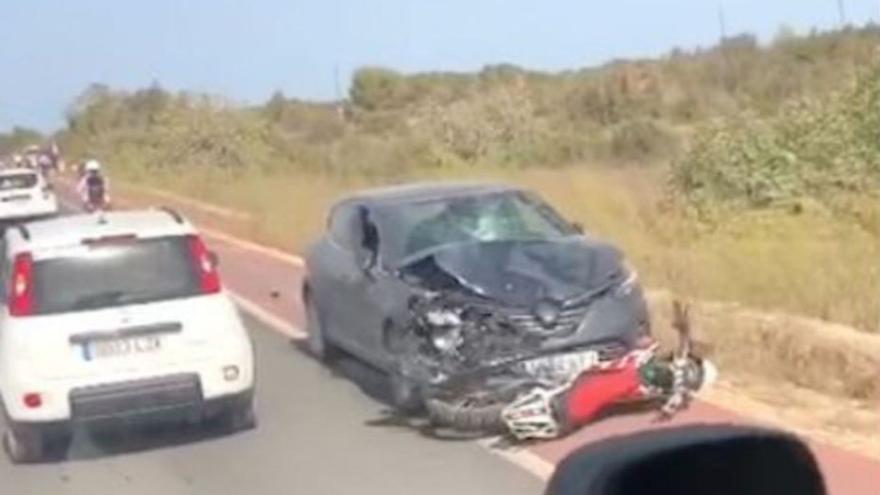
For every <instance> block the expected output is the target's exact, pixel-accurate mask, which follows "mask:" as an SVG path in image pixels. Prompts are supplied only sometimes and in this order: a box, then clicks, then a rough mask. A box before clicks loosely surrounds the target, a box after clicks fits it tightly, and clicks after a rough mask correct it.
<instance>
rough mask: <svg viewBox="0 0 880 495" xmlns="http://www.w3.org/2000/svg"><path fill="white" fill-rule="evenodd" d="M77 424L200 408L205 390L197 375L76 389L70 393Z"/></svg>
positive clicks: (165, 377)
mask: <svg viewBox="0 0 880 495" xmlns="http://www.w3.org/2000/svg"><path fill="white" fill-rule="evenodd" d="M69 399H70V409H71V414H72V416H73V418H74V419H75V420H85V421H92V420H101V419H109V418H124V417H131V416H140V415H147V414H153V413H161V412H168V411H174V410H186V409H191V408H195V407H198V406H199V405H200V404H201V402H202V390H201V384H200V382H199V377H198V375H196V374H181V375H171V376H164V377H160V378H153V379H148V380H138V381H129V382H122V383H112V384H107V385H96V386H89V387H80V388H75V389H73V390H72V391H71V392H70V396H69Z"/></svg>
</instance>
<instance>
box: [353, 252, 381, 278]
mask: <svg viewBox="0 0 880 495" xmlns="http://www.w3.org/2000/svg"><path fill="white" fill-rule="evenodd" d="M356 257H357V260H356V261H357V264H358V268H360V270H361V272H363V274H364V276H365V277H367V278H369V279H372V278H373V269H374V268H375V267H376V254H375V253H374V252H372V251H370V250H369V249H367V248H365V247H361V248H360V249H358V250H357V256H356Z"/></svg>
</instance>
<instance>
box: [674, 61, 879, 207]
mask: <svg viewBox="0 0 880 495" xmlns="http://www.w3.org/2000/svg"><path fill="white" fill-rule="evenodd" d="M878 108H880V63H875V64H874V65H873V67H872V68H871V69H869V70H867V71H866V72H865V73H864V74H862V76H861V77H859V78H858V80H857V82H856V84H855V85H853V86H852V87H851V88H849V89H846V90H844V91H840V92H837V93H834V94H832V95H830V96H827V97H825V98H821V99H817V98H805V99H803V100H800V101H797V102H794V103H791V104H789V105H786V106H785V107H784V108H783V109H782V110H781V111H780V112H779V113H778V114H777V115H775V116H773V117H771V118H767V119H759V118H756V117H754V116H742V117H740V118H737V119H732V120H728V121H726V122H724V123H722V124H720V125H713V126H709V127H707V128H706V129H704V130H703V131H702V132H701V133H699V135H698V137H697V138H696V140H695V142H694V144H693V146H692V147H691V149H690V150H689V152H688V153H687V154H686V155H685V156H684V157H683V158H682V159H681V160H680V161H678V162H677V164H676V166H675V167H674V169H673V175H672V183H673V185H674V186H675V188H676V189H677V191H678V192H679V193H681V194H683V195H684V196H685V197H686V198H687V199H688V200H689V201H690V202H691V203H692V204H694V205H695V206H697V207H698V208H703V209H705V208H707V207H717V206H719V205H720V206H724V207H734V208H742V207H759V208H761V207H769V206H774V205H789V206H790V205H791V204H792V203H797V202H799V201H802V200H804V199H806V198H810V199H813V200H818V201H820V202H822V203H824V204H825V205H826V206H829V207H832V208H833V209H838V208H839V206H840V205H843V204H851V202H850V201H844V200H842V199H841V198H848V197H850V196H852V195H855V196H870V197H878V195H880V122H878Z"/></svg>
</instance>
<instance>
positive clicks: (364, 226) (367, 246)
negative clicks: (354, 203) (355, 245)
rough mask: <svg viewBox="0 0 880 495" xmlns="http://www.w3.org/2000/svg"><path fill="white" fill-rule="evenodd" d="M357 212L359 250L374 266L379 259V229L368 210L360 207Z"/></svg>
mask: <svg viewBox="0 0 880 495" xmlns="http://www.w3.org/2000/svg"><path fill="white" fill-rule="evenodd" d="M357 211H358V231H359V236H358V237H359V241H360V249H362V250H364V251H366V252H367V253H369V256H370V258H371V261H370V263H371V264H375V262H376V260H377V259H378V257H379V228H378V227H376V223H375V222H373V219H372V217H371V216H370V210H368V209H367V208H366V207H364V206H360V207H358V210H357Z"/></svg>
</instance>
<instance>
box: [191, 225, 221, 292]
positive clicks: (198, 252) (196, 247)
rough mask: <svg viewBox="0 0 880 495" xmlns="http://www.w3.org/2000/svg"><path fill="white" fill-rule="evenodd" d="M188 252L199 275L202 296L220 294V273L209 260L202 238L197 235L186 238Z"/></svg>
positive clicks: (209, 253)
mask: <svg viewBox="0 0 880 495" xmlns="http://www.w3.org/2000/svg"><path fill="white" fill-rule="evenodd" d="M187 240H188V242H189V252H190V255H191V256H192V261H193V264H194V265H195V269H196V271H197V272H198V275H199V282H200V284H201V287H202V294H216V293H218V292H220V273H219V272H217V267H216V266H214V261H213V260H212V259H211V252H210V251H208V248H207V247H206V246H205V243H204V242H203V241H202V238H201V237H199V236H197V235H191V236H189V237H188V239H187Z"/></svg>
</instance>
